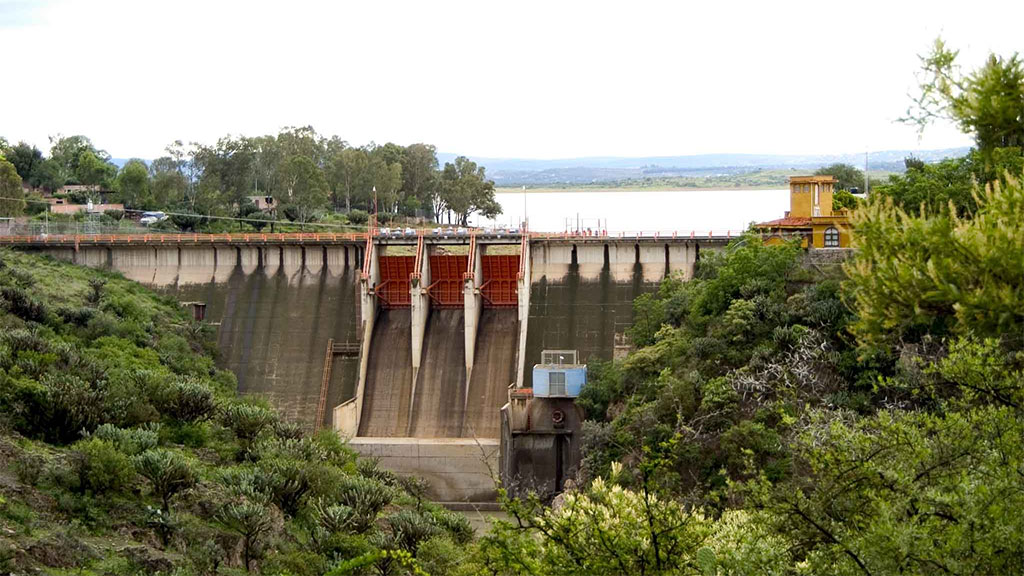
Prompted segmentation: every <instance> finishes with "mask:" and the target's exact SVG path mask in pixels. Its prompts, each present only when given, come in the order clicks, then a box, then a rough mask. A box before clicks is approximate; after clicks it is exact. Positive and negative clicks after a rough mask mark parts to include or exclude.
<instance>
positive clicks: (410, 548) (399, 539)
mask: <svg viewBox="0 0 1024 576" xmlns="http://www.w3.org/2000/svg"><path fill="white" fill-rule="evenodd" d="M387 522H388V526H389V527H390V528H391V534H392V536H393V537H394V540H395V544H397V545H398V546H399V547H401V548H402V549H403V550H405V551H407V552H409V553H410V554H412V555H413V556H415V555H416V550H417V549H418V548H419V546H420V543H421V542H423V541H425V540H428V539H429V538H432V537H433V536H436V535H437V534H439V533H440V532H441V530H440V529H439V528H438V527H437V525H436V524H435V523H434V519H433V518H431V517H429V516H424V515H423V514H420V513H419V512H416V511H415V510H399V511H398V512H395V513H394V514H392V515H390V516H388V518H387Z"/></svg>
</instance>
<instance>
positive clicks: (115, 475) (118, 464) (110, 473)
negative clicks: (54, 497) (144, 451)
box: [69, 438, 135, 495]
mask: <svg viewBox="0 0 1024 576" xmlns="http://www.w3.org/2000/svg"><path fill="white" fill-rule="evenodd" d="M71 470H72V472H73V473H74V477H73V480H75V481H76V482H75V484H74V485H72V486H69V488H71V489H72V490H73V491H76V492H80V493H91V494H94V495H99V494H108V493H117V492H121V491H123V490H124V489H125V488H127V487H128V486H129V485H130V484H131V482H132V478H133V477H134V475H135V469H134V467H133V466H132V461H131V459H130V458H128V457H127V456H125V455H124V454H122V453H120V452H118V450H117V448H116V447H115V446H114V445H113V444H111V443H110V442H107V441H105V440H100V439H99V438H89V439H88V440H82V441H79V442H77V443H75V445H74V446H73V451H72V452H71Z"/></svg>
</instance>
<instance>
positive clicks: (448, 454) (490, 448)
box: [349, 436, 499, 503]
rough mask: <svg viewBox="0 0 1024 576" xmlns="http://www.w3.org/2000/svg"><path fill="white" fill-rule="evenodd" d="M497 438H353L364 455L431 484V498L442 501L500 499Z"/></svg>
mask: <svg viewBox="0 0 1024 576" xmlns="http://www.w3.org/2000/svg"><path fill="white" fill-rule="evenodd" d="M498 442H499V441H498V439H497V438H480V439H476V438H367V437H360V436H356V437H355V438H351V439H350V440H349V446H350V447H352V448H353V449H354V450H355V451H356V452H358V453H359V454H360V455H361V456H364V457H367V458H373V459H375V460H377V463H378V465H380V467H382V468H385V469H387V470H391V471H392V472H395V473H396V474H402V475H406V476H418V477H420V478H422V479H424V480H426V481H427V482H428V483H429V484H430V496H431V499H433V500H436V501H438V502H442V503H456V502H494V501H495V500H496V499H497V495H498V492H497V473H498V448H499V447H498Z"/></svg>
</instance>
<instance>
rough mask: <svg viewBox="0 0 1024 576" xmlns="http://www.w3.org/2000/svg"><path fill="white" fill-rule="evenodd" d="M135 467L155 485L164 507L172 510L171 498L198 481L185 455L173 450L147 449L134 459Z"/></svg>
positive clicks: (156, 493) (156, 492) (154, 491)
mask: <svg viewBox="0 0 1024 576" xmlns="http://www.w3.org/2000/svg"><path fill="white" fill-rule="evenodd" d="M134 463H135V468H136V470H137V471H138V473H139V474H140V475H142V476H143V477H144V478H146V480H149V483H150V484H151V485H152V487H153V493H154V494H155V495H156V496H158V497H159V498H160V501H161V502H162V503H163V509H164V510H165V511H170V509H171V498H173V497H174V495H175V494H178V493H179V492H182V491H183V490H188V489H189V488H191V487H192V486H194V485H195V483H196V477H195V472H194V471H193V469H192V465H191V464H190V463H189V461H188V460H186V459H185V457H184V456H182V455H181V454H179V453H177V452H172V451H171V450H163V449H159V448H158V449H153V450H146V451H145V452H143V453H142V454H140V455H138V456H136V457H135V459H134Z"/></svg>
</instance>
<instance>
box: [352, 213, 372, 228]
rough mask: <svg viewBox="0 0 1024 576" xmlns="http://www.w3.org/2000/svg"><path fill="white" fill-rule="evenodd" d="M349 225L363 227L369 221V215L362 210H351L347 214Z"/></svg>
mask: <svg viewBox="0 0 1024 576" xmlns="http://www.w3.org/2000/svg"><path fill="white" fill-rule="evenodd" d="M348 221H349V223H350V224H356V225H363V224H366V223H367V222H369V221H370V215H369V214H367V213H366V212H365V211H363V210H352V211H350V212H349V213H348Z"/></svg>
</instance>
